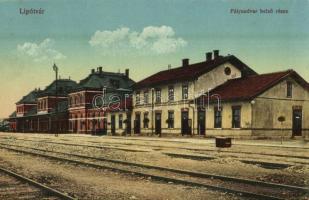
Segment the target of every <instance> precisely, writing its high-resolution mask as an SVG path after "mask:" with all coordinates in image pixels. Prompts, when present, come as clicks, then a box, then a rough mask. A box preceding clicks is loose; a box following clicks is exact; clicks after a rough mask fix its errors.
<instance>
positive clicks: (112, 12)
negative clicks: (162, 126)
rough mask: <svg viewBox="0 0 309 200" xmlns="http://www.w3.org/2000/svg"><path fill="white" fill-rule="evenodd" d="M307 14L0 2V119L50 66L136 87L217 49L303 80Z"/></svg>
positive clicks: (193, 5) (99, 1) (182, 2)
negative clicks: (126, 80) (99, 73)
mask: <svg viewBox="0 0 309 200" xmlns="http://www.w3.org/2000/svg"><path fill="white" fill-rule="evenodd" d="M31 8H32V9H37V10H38V9H41V10H44V13H43V14H28V15H26V14H25V10H29V9H31ZM231 9H239V10H248V9H251V10H257V13H251V14H250V13H242V14H235V13H231ZM260 9H269V10H270V9H272V11H273V12H272V13H267V14H266V13H260ZM277 9H281V10H287V11H288V13H285V14H278V13H276V10H277ZM308 13H309V0H299V1H296V0H295V1H293V0H280V1H279V0H267V1H265V0H264V1H263V0H250V1H246V0H156V1H151V0H65V1H62V0H61V1H60V0H50V1H47V0H28V1H26V0H10V1H9V0H0V27H1V28H0V92H1V96H0V118H5V117H8V115H10V114H11V113H12V112H13V111H14V110H15V103H16V102H17V101H18V100H19V99H21V98H22V96H24V95H26V94H27V93H29V92H30V91H31V90H33V89H35V88H41V89H44V88H45V87H46V86H47V85H48V84H50V83H51V81H53V80H54V78H55V77H54V76H55V75H54V72H53V69H52V66H53V63H54V62H55V63H56V64H57V66H58V67H59V73H60V77H61V78H71V79H73V80H75V81H77V82H78V81H80V80H81V79H83V78H85V77H86V76H87V75H88V74H89V73H90V71H91V69H92V68H97V67H99V66H102V67H103V70H104V71H112V72H118V71H120V72H124V70H125V69H126V68H129V69H130V77H131V78H132V79H133V80H135V81H139V80H141V79H143V78H145V77H147V76H149V75H151V74H153V73H155V72H157V71H160V70H165V69H167V67H168V65H169V64H170V65H171V66H172V67H178V66H180V65H181V60H182V59H183V58H189V59H190V63H194V62H201V61H204V60H205V53H206V52H209V51H212V50H214V49H218V50H220V54H222V55H227V54H233V55H235V56H236V57H238V58H239V59H240V60H242V61H243V62H244V63H246V64H247V65H249V66H250V67H251V68H252V69H254V70H255V71H257V72H258V73H268V72H274V71H282V70H286V69H294V70H295V71H297V72H298V73H299V74H300V75H301V76H302V77H303V78H304V79H306V80H307V81H308V80H309V70H308V69H309V62H308V61H309V48H308V47H309V26H308V24H309V14H308Z"/></svg>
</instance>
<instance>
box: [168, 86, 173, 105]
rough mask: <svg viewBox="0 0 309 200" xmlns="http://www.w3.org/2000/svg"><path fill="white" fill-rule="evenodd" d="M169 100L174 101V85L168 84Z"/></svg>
mask: <svg viewBox="0 0 309 200" xmlns="http://www.w3.org/2000/svg"><path fill="white" fill-rule="evenodd" d="M168 101H174V86H172V85H171V86H168Z"/></svg>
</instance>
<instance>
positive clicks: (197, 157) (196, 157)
mask: <svg viewBox="0 0 309 200" xmlns="http://www.w3.org/2000/svg"><path fill="white" fill-rule="evenodd" d="M15 140H22V141H28V142H44V143H47V144H57V145H64V146H78V147H90V148H99V149H117V150H122V151H131V152H149V151H148V150H141V149H138V150H137V149H128V148H123V147H114V146H106V145H105V146H101V145H100V146H98V145H87V144H75V143H64V142H53V141H49V140H29V139H21V138H18V139H15ZM60 140H62V139H60ZM86 142H90V143H97V144H101V143H100V142H91V141H86ZM112 144H115V143H112ZM112 144H109V145H112ZM117 144H118V143H117ZM124 145H128V144H124ZM132 145H133V144H132ZM137 146H154V145H138V144H137ZM155 147H161V148H172V149H174V148H178V147H162V146H155ZM180 148H181V147H180ZM207 151H216V150H207ZM230 152H231V151H224V153H230ZM162 153H163V154H166V155H168V156H171V157H179V158H187V159H193V160H211V159H215V158H217V157H216V156H204V155H203V156H202V155H188V154H181V153H177V154H176V153H169V152H162ZM231 153H238V154H239V152H231ZM252 154H255V153H252ZM257 155H260V154H257ZM262 155H265V154H262ZM266 155H268V156H270V155H272V156H277V157H278V156H279V157H284V158H302V159H305V158H306V159H309V157H307V156H283V155H276V154H275V155H274V154H266ZM229 156H230V157H237V156H235V155H233V154H231V155H229ZM238 160H240V161H241V162H243V163H246V164H252V165H259V166H261V167H263V168H267V169H284V168H287V167H290V166H292V164H287V163H271V162H263V161H255V160H248V159H238ZM293 164H302V165H308V164H309V163H308V162H300V161H293Z"/></svg>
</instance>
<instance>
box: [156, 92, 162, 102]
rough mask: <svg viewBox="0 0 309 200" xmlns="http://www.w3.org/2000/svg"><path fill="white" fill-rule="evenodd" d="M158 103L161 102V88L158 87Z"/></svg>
mask: <svg viewBox="0 0 309 200" xmlns="http://www.w3.org/2000/svg"><path fill="white" fill-rule="evenodd" d="M156 103H161V89H156Z"/></svg>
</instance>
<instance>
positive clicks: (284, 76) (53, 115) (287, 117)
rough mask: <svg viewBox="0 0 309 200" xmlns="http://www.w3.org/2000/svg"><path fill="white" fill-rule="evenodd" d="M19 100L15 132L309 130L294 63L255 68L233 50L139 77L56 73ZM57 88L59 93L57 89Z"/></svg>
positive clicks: (304, 88)
mask: <svg viewBox="0 0 309 200" xmlns="http://www.w3.org/2000/svg"><path fill="white" fill-rule="evenodd" d="M55 85H56V84H55V81H54V82H53V83H51V84H50V85H49V86H48V87H46V88H45V89H44V90H39V89H35V90H33V91H31V92H30V93H29V94H27V95H26V96H24V97H23V98H22V99H21V100H20V101H19V102H17V103H16V111H15V112H14V113H12V115H11V116H10V117H9V118H8V121H9V122H10V130H11V131H16V132H63V133H85V134H111V135H125V134H132V135H135V134H136V135H160V136H167V135H172V136H181V135H182V136H203V137H204V136H206V137H214V136H231V137H241V138H270V137H292V136H293V137H294V136H295V137H309V123H308V122H309V112H308V110H309V86H308V85H309V84H308V82H307V81H306V80H304V79H303V78H302V77H301V76H300V75H299V74H297V72H295V71H293V70H287V71H281V72H273V73H268V74H258V73H257V72H255V71H254V70H253V69H252V68H251V67H249V66H248V65H246V64H245V63H243V62H242V61H241V60H240V59H238V58H237V57H236V56H234V55H227V56H223V55H220V54H219V51H218V50H214V51H213V52H207V53H206V55H205V59H204V61H202V62H198V63H193V64H191V63H190V61H189V59H183V60H182V65H181V66H179V67H175V68H171V67H169V68H168V69H167V70H163V71H160V72H157V73H155V74H153V75H151V76H149V77H146V78H145V79H143V80H141V81H139V82H137V83H135V82H134V81H133V80H132V79H131V78H130V77H129V69H126V70H125V73H119V72H118V73H114V72H106V71H103V69H102V67H98V68H97V69H92V70H91V72H90V74H89V75H88V76H87V77H86V78H85V79H83V80H81V81H80V82H79V83H77V82H75V81H72V80H69V79H59V80H58V82H57V85H58V87H57V91H56V86H55ZM55 94H57V95H55Z"/></svg>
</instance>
